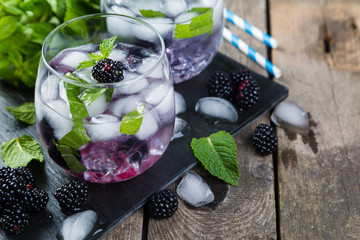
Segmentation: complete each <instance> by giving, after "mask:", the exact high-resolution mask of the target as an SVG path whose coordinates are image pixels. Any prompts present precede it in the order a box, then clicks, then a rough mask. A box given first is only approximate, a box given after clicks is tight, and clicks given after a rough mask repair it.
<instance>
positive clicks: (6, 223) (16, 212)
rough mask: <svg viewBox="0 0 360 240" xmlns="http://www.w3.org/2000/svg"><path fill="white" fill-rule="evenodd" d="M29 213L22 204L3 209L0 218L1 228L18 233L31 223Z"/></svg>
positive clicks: (7, 231)
mask: <svg viewBox="0 0 360 240" xmlns="http://www.w3.org/2000/svg"><path fill="white" fill-rule="evenodd" d="M29 218H30V216H29V214H28V213H27V212H26V211H25V210H24V209H23V207H22V206H21V205H20V204H15V205H13V206H12V207H10V208H8V209H5V210H4V211H3V214H2V217H1V218H0V229H1V230H3V231H5V232H6V233H10V234H18V233H20V232H21V231H22V230H24V228H25V227H26V226H27V225H28V224H29Z"/></svg>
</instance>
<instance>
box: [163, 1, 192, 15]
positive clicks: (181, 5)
mask: <svg viewBox="0 0 360 240" xmlns="http://www.w3.org/2000/svg"><path fill="white" fill-rule="evenodd" d="M186 7H187V4H186V2H185V0H172V1H168V0H161V1H160V8H161V11H162V12H163V13H165V14H166V16H169V17H176V16H177V15H179V14H180V13H182V12H185V10H186Z"/></svg>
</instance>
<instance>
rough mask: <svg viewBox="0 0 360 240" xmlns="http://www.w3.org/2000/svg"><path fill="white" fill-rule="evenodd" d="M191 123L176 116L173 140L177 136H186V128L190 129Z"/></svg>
mask: <svg viewBox="0 0 360 240" xmlns="http://www.w3.org/2000/svg"><path fill="white" fill-rule="evenodd" d="M189 128H190V125H189V123H188V122H187V121H185V120H183V119H181V118H179V117H176V118H175V124H174V133H173V136H172V137H171V141H172V140H174V139H176V138H181V137H183V136H184V134H183V131H184V130H185V129H189Z"/></svg>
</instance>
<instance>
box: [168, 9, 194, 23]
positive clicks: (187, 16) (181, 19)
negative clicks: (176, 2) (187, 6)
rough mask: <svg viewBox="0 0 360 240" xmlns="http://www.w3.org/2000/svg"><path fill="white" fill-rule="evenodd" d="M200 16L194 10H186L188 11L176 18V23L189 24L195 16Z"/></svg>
mask: <svg viewBox="0 0 360 240" xmlns="http://www.w3.org/2000/svg"><path fill="white" fill-rule="evenodd" d="M196 16H198V14H197V13H194V12H186V13H183V14H181V15H179V16H178V17H177V18H176V19H175V21H174V22H175V23H184V24H189V23H190V20H191V19H192V18H193V17H196Z"/></svg>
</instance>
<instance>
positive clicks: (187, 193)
mask: <svg viewBox="0 0 360 240" xmlns="http://www.w3.org/2000/svg"><path fill="white" fill-rule="evenodd" d="M176 192H177V194H178V195H179V197H181V198H182V199H183V200H184V201H185V202H187V203H189V204H191V205H192V206H194V207H201V206H203V205H205V204H208V203H210V202H212V201H214V199H215V196H214V193H213V192H212V191H211V189H210V187H209V185H208V184H207V183H206V182H205V181H204V179H203V178H202V177H200V176H199V175H198V174H197V173H195V172H193V171H189V172H188V173H186V175H185V176H184V177H183V179H182V180H181V182H180V183H179V185H178V187H177V189H176Z"/></svg>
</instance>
